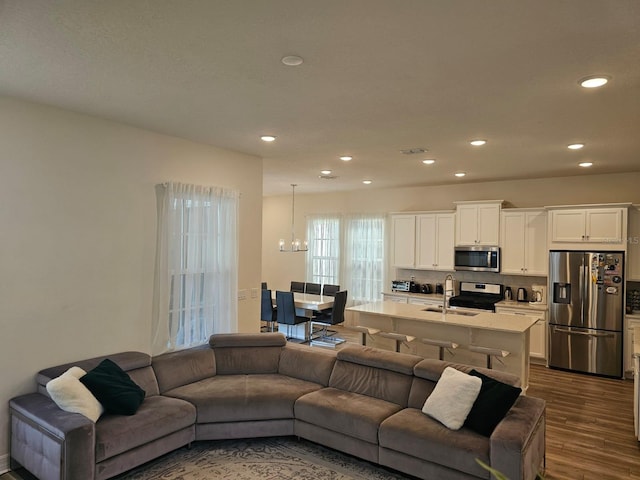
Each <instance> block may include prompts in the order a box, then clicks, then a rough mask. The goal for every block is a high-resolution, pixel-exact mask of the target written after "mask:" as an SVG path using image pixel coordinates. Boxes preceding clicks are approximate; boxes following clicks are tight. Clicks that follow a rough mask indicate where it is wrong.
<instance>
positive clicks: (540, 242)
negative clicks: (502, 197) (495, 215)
mask: <svg viewBox="0 0 640 480" xmlns="http://www.w3.org/2000/svg"><path fill="white" fill-rule="evenodd" d="M501 217H502V218H501V220H500V228H501V232H500V246H501V258H502V268H501V270H500V271H501V272H502V273H508V274H515V275H537V276H546V275H547V269H548V267H547V265H548V250H547V213H546V212H545V211H544V210H520V209H506V210H502V214H501Z"/></svg>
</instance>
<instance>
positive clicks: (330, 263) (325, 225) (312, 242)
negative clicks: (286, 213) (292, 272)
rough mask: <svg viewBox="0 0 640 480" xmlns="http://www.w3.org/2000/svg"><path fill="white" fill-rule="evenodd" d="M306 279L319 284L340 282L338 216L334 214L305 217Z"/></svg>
mask: <svg viewBox="0 0 640 480" xmlns="http://www.w3.org/2000/svg"><path fill="white" fill-rule="evenodd" d="M307 241H308V243H309V251H308V252H307V273H306V281H307V282H313V283H319V284H321V285H325V284H330V285H338V284H339V283H340V278H339V274H340V218H339V217H338V216H336V215H310V216H308V217H307Z"/></svg>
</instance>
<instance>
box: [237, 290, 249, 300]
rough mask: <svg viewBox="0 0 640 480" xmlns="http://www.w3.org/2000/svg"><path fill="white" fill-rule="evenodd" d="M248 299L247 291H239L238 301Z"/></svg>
mask: <svg viewBox="0 0 640 480" xmlns="http://www.w3.org/2000/svg"><path fill="white" fill-rule="evenodd" d="M246 299H247V290H246V289H242V290H238V300H246Z"/></svg>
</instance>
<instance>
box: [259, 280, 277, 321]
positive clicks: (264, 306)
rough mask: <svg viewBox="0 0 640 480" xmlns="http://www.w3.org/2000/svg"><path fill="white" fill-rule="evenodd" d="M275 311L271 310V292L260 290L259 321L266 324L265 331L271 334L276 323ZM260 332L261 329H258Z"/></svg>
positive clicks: (264, 289)
mask: <svg viewBox="0 0 640 480" xmlns="http://www.w3.org/2000/svg"><path fill="white" fill-rule="evenodd" d="M276 315H277V314H276V309H275V308H273V300H272V299H271V290H268V289H266V288H263V289H262V298H261V302H260V320H261V321H262V322H266V324H267V325H266V327H267V331H269V332H273V330H274V327H275V323H276V321H277V316H276ZM260 330H262V328H260Z"/></svg>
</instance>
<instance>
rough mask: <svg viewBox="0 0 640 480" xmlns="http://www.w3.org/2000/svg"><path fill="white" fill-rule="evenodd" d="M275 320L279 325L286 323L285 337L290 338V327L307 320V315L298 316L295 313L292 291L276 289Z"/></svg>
mask: <svg viewBox="0 0 640 480" xmlns="http://www.w3.org/2000/svg"><path fill="white" fill-rule="evenodd" d="M276 309H277V311H278V312H277V316H276V318H277V322H278V324H279V325H287V339H289V338H292V337H291V335H290V333H291V332H290V328H291V326H292V325H299V324H301V323H305V322H308V321H309V320H310V319H309V318H308V317H300V316H298V315H297V314H296V304H295V301H294V300H293V292H280V291H276Z"/></svg>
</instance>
